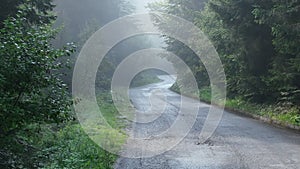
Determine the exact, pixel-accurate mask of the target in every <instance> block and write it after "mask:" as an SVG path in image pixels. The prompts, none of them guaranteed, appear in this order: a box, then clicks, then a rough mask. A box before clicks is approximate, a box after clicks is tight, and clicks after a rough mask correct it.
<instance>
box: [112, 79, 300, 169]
mask: <svg viewBox="0 0 300 169" xmlns="http://www.w3.org/2000/svg"><path fill="white" fill-rule="evenodd" d="M160 78H162V79H163V80H164V81H163V82H160V83H156V84H151V85H147V86H144V87H139V88H135V89H132V90H131V92H130V97H131V100H132V102H133V105H134V106H135V107H136V108H137V109H138V110H143V109H146V107H149V95H151V93H153V92H154V91H157V90H160V91H162V92H163V93H164V94H165V95H166V96H167V99H165V100H167V102H168V103H161V104H160V103H155V105H156V106H158V107H159V106H161V105H164V104H166V105H167V108H166V111H165V112H164V113H162V114H161V115H160V117H159V118H157V119H155V120H154V121H153V122H149V123H132V125H131V127H130V129H129V133H130V135H131V136H134V137H142V138H147V137H150V138H151V137H152V135H156V134H159V133H161V132H163V131H165V130H167V129H168V128H169V127H170V125H172V123H173V122H174V120H175V119H176V116H177V115H178V112H177V111H178V107H177V106H178V104H177V103H179V102H180V99H181V96H180V95H179V94H176V93H174V92H172V91H170V90H169V89H168V87H170V85H171V84H172V83H173V82H174V81H173V79H172V78H170V77H168V76H160ZM162 102H163V101H162ZM155 105H154V106H155ZM209 107H210V105H207V104H205V103H201V107H200V110H199V113H198V116H197V119H196V122H195V124H194V125H193V127H192V129H191V130H190V132H189V134H188V135H187V136H186V137H185V138H184V139H183V140H182V141H181V142H180V144H178V145H176V146H175V147H174V148H172V149H171V150H169V151H166V152H164V153H162V154H160V155H157V156H154V157H151V158H126V157H120V158H119V159H118V161H117V162H116V164H115V166H114V167H115V168H116V169H156V168H158V169H239V168H240V169H248V168H249V169H300V134H299V133H298V132H294V131H290V130H285V129H280V128H277V127H273V126H270V125H268V124H264V123H262V122H260V121H257V120H254V119H251V118H247V117H242V116H238V115H235V114H232V113H228V112H226V111H225V112H224V115H223V118H222V120H221V122H220V124H219V127H218V128H217V130H216V132H215V133H214V134H213V136H212V137H211V139H209V140H208V141H207V142H206V143H205V144H201V145H197V144H196V142H197V138H198V135H199V133H200V131H201V128H202V126H203V123H204V120H205V118H206V115H207V113H208V110H209ZM140 113H143V111H141V112H140ZM137 116H138V115H137ZM178 137H180V136H178ZM130 144H131V143H130V142H128V143H127V144H126V145H125V146H124V150H123V151H124V152H125V153H131V152H129V151H132V150H131V149H130V148H129V149H128V148H126V147H131V146H132V145H130ZM136 148H138V146H137V147H136ZM141 148H142V147H141ZM126 151H128V152H126Z"/></svg>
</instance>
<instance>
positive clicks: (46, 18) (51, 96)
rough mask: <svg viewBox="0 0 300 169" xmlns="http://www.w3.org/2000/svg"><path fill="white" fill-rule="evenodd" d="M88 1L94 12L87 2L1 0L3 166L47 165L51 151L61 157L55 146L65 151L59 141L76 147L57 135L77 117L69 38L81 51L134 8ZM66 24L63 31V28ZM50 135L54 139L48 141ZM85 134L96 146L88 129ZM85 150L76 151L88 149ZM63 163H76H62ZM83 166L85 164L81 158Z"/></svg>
mask: <svg viewBox="0 0 300 169" xmlns="http://www.w3.org/2000/svg"><path fill="white" fill-rule="evenodd" d="M55 4H57V5H58V6H57V7H56V6H55ZM84 4H85V5H88V6H89V7H90V8H89V9H90V10H89V11H86V9H87V8H83V7H82V6H83V5H82V1H55V3H54V2H53V1H52V0H30V1H27V0H21V1H19V0H18V1H16V0H4V1H3V2H2V5H1V7H0V9H1V10H0V23H1V24H0V33H1V35H0V40H1V41H0V57H1V58H0V64H1V67H0V120H1V124H0V168H42V167H44V166H45V165H46V164H47V165H48V163H49V160H50V159H49V158H50V157H49V156H51V159H53V160H55V159H58V157H56V156H55V153H56V152H53V150H54V149H55V150H56V151H58V152H59V151H64V147H60V146H61V145H57V144H58V143H59V142H61V144H65V146H74V147H76V146H75V145H72V144H68V143H67V142H66V141H65V140H55V139H56V138H55V137H57V134H56V133H55V132H56V131H59V130H61V129H63V128H64V126H65V125H67V124H68V123H69V121H72V120H73V119H74V118H75V117H74V115H73V113H72V111H71V103H72V101H71V97H70V96H71V93H70V92H69V90H68V88H69V87H70V84H71V83H70V82H69V81H66V80H65V79H66V76H65V74H67V76H69V77H71V74H68V73H70V72H72V69H69V68H68V67H71V68H72V65H71V64H72V62H71V63H68V62H69V61H68V59H69V58H70V56H72V57H73V58H75V57H76V53H75V54H74V52H75V46H74V45H73V44H72V43H69V44H68V42H75V44H76V45H77V48H76V50H80V47H81V45H82V44H83V43H84V41H85V40H87V38H88V36H90V35H91V33H93V32H94V31H95V30H97V29H98V28H99V27H100V26H103V25H104V24H105V23H107V22H109V21H111V20H113V19H115V18H117V17H119V16H120V15H124V14H125V13H126V11H127V12H130V10H131V8H132V6H131V5H130V4H128V3H127V2H126V1H120V0H114V1H111V0H106V1H94V0H90V1H87V2H84ZM54 9H55V11H54ZM56 14H58V21H57V22H56V24H55V25H56V26H55V27H58V29H54V28H53V23H54V22H55V19H56V18H57V16H55V15H56ZM78 16H81V18H78ZM74 17H75V18H74ZM94 20H96V21H95V22H94ZM61 29H62V30H63V31H62V32H61V33H59V32H60V31H59V30H61ZM58 33H59V34H58ZM74 60H75V59H71V61H74ZM109 70H111V68H110V66H109ZM109 72H110V71H109ZM65 82H69V83H67V84H66V83H65ZM73 128H74V126H69V129H67V130H74V131H75V129H73ZM45 131H47V132H45ZM81 133H82V131H81ZM67 134H69V133H67ZM75 134H76V133H75ZM47 137H49V139H50V138H51V139H50V140H48V139H47ZM59 137H61V135H60V136H59ZM72 137H73V138H72ZM77 137H78V139H79V136H76V137H75V136H70V138H72V139H73V140H70V141H73V142H76V141H78V140H75V139H77ZM68 139H69V138H66V140H68ZM80 139H83V140H84V141H85V142H86V144H90V146H91V147H93V148H94V149H97V148H96V147H95V145H93V143H91V142H90V141H89V139H88V138H86V137H85V136H84V135H83V134H82V136H80ZM41 140H44V141H41ZM55 142H57V143H55ZM80 151H81V152H76V153H77V154H80V153H82V154H84V153H85V152H83V150H80ZM91 151H92V150H91ZM52 153H53V154H54V155H52ZM101 153H103V152H100V151H99V153H98V155H102V154H101ZM57 156H58V155H57ZM81 158H86V157H85V156H83V157H81ZM88 160H92V159H88ZM52 162H53V161H52ZM55 162H57V163H58V162H59V161H55ZM100 162H102V161H101V160H98V162H95V163H94V164H91V165H95V164H97V163H100ZM109 162H110V161H107V163H109ZM86 163H89V162H86ZM64 165H73V164H70V163H68V162H66V163H62V166H64ZM74 165H75V164H74ZM74 165H73V166H74ZM76 165H77V164H76ZM80 165H86V164H85V163H84V162H82V163H81V164H80ZM50 166H52V164H51V163H50Z"/></svg>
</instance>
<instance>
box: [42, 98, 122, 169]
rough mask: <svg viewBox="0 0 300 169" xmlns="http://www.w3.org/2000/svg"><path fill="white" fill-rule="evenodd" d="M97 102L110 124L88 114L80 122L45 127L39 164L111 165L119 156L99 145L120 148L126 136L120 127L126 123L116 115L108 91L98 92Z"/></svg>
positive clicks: (98, 168)
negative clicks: (41, 159)
mask: <svg viewBox="0 0 300 169" xmlns="http://www.w3.org/2000/svg"><path fill="white" fill-rule="evenodd" d="M98 103H99V105H100V110H101V113H102V115H103V116H104V117H105V120H106V121H107V123H108V124H109V125H110V126H111V127H112V128H110V127H108V126H106V125H104V123H99V121H97V119H93V118H92V119H90V118H88V119H87V120H86V121H84V122H83V123H85V124H82V125H80V124H79V122H69V123H68V124H66V125H65V126H64V127H63V128H61V129H59V130H58V131H55V132H54V131H53V130H49V127H45V129H44V131H43V133H44V136H43V137H42V140H41V141H40V143H39V144H40V145H41V147H43V150H42V151H40V152H39V154H38V156H41V157H42V158H43V159H44V160H43V161H44V163H45V164H44V167H42V168H44V169H57V168H66V169H78V168H90V169H109V168H112V166H113V164H114V163H115V161H116V159H117V158H118V156H117V155H115V154H113V153H111V152H108V151H106V150H104V149H103V148H101V147H102V146H104V147H105V148H109V149H110V150H114V152H117V151H119V150H120V149H121V148H122V145H123V144H124V143H125V141H126V139H127V135H126V133H125V132H124V131H123V130H122V129H123V128H124V127H125V126H126V123H125V122H123V121H121V120H120V119H119V118H118V117H119V113H118V112H117V110H116V108H115V107H114V105H113V104H112V101H111V98H110V96H109V94H101V95H99V97H98ZM81 123H82V122H81ZM83 128H84V129H85V130H83ZM86 132H88V135H89V136H90V137H89V136H88V135H87V133H86ZM96 142H97V143H98V144H100V145H101V147H100V146H99V145H98V144H96ZM108 146H109V147H108Z"/></svg>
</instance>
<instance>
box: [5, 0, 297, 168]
mask: <svg viewBox="0 0 300 169" xmlns="http://www.w3.org/2000/svg"><path fill="white" fill-rule="evenodd" d="M54 4H55V5H54ZM148 8H149V10H152V11H160V12H164V13H168V14H173V15H176V16H179V17H182V18H185V19H187V20H188V21H190V22H193V23H194V24H195V25H196V26H198V27H199V28H200V29H201V30H202V31H203V32H204V33H206V35H207V36H208V37H209V39H210V40H211V41H212V42H213V44H214V46H215V48H216V49H217V51H218V53H219V55H220V57H221V60H222V63H223V65H224V68H225V73H226V78H227V90H228V91H227V97H228V100H227V102H226V106H227V107H229V108H234V109H237V110H241V111H245V112H249V113H253V114H257V115H261V116H266V117H269V118H271V119H275V120H279V121H281V122H282V123H284V124H285V123H287V124H291V125H298V126H299V125H300V113H299V106H300V23H299V21H300V1H298V0H286V1H280V0H264V1H261V0H241V1H236V0H163V1H161V2H154V3H151V4H149V6H148ZM134 12H135V8H134V4H132V3H131V1H126V0H101V1H100V0H85V1H84V2H83V1H81V0H63V1H61V0H55V1H54V2H53V1H52V0H3V1H2V3H1V7H0V33H1V36H0V38H1V41H0V56H1V59H0V65H1V67H0V120H1V123H0V137H1V138H0V168H111V167H112V165H113V164H114V162H115V160H116V158H117V156H116V155H113V154H110V153H109V152H106V151H104V150H103V149H101V148H100V147H98V146H97V145H96V144H95V143H93V142H92V141H91V140H90V139H89V137H88V136H87V135H86V134H85V133H84V132H83V130H82V129H81V127H80V125H79V124H78V121H77V119H76V116H75V115H74V113H73V111H72V104H73V102H75V103H76V101H78V100H76V98H71V80H72V68H73V66H74V63H75V61H76V57H77V55H78V52H79V51H80V49H81V47H82V45H83V44H84V43H85V41H86V40H87V39H88V38H89V37H90V36H91V35H92V34H93V33H94V32H95V31H96V30H98V29H99V28H101V27H102V26H104V25H105V24H107V23H108V22H110V21H112V20H114V19H116V18H118V17H121V16H124V15H128V14H131V13H134ZM124 29H126V25H124ZM152 36H153V35H152ZM157 38H158V37H151V36H150V35H144V36H136V37H132V38H129V39H127V40H125V41H123V42H121V43H119V44H118V45H116V46H115V47H114V48H113V49H112V50H111V51H110V52H109V53H108V54H107V56H106V58H105V59H104V61H103V62H102V64H101V66H100V68H99V71H98V75H97V80H96V87H97V96H98V103H99V105H100V109H101V111H102V113H103V114H104V116H105V117H106V119H107V120H108V122H109V124H111V125H112V126H113V127H114V128H115V129H117V130H119V131H121V132H122V128H124V126H125V125H126V124H124V122H122V121H121V120H120V119H119V118H118V116H119V115H118V113H117V111H116V109H115V107H114V106H113V104H112V101H111V96H110V94H109V91H110V79H111V77H112V75H113V72H114V70H115V68H116V66H117V65H118V64H119V63H120V62H121V61H122V60H123V59H124V58H125V57H126V56H128V55H129V54H131V53H133V52H134V51H137V50H140V49H145V48H149V47H153V46H157V44H156V42H157V41H155V40H153V39H157ZM164 40H165V44H164V45H162V46H164V48H166V49H167V50H169V51H171V52H173V53H175V54H176V55H178V56H180V57H181V58H182V59H183V60H184V61H185V62H186V63H187V64H188V65H189V67H190V68H191V69H192V71H193V73H194V75H195V77H196V79H197V82H198V85H199V88H200V98H201V99H202V100H203V101H209V100H210V97H211V95H210V82H209V78H208V75H207V72H206V70H205V67H204V65H203V64H202V63H201V62H200V60H199V59H198V57H197V56H196V55H195V54H194V53H193V52H192V51H191V50H190V49H189V48H187V47H186V46H185V45H183V44H182V43H181V42H179V41H176V40H174V39H172V38H169V37H164ZM154 73H156V72H155V71H152V73H151V72H150V73H146V74H143V75H140V76H138V77H137V79H136V80H135V82H133V84H132V85H133V86H140V85H144V84H147V83H151V82H157V81H158V79H156V78H155V76H154V75H153V74H154ZM179 88H180V86H178V84H174V85H173V87H172V88H171V89H172V90H174V91H178V89H179ZM91 127H92V128H93V127H94V128H95V130H96V129H99V128H97V126H91ZM101 132H103V133H104V135H105V134H109V133H111V132H112V131H109V130H105V129H103V131H101ZM125 139H126V138H120V145H122V144H123V143H124V140H125Z"/></svg>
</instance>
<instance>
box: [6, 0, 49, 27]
mask: <svg viewBox="0 0 300 169" xmlns="http://www.w3.org/2000/svg"><path fill="white" fill-rule="evenodd" d="M53 8H54V5H53V4H52V0H2V1H1V6H0V27H1V28H2V27H3V26H4V24H3V21H4V20H5V19H6V18H8V17H9V16H11V17H14V16H15V15H16V13H17V12H18V10H19V9H22V10H23V15H24V17H26V18H27V20H28V22H30V23H35V24H41V23H50V22H51V21H52V20H53V19H54V18H55V17H54V15H52V14H51V11H52V10H53Z"/></svg>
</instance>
